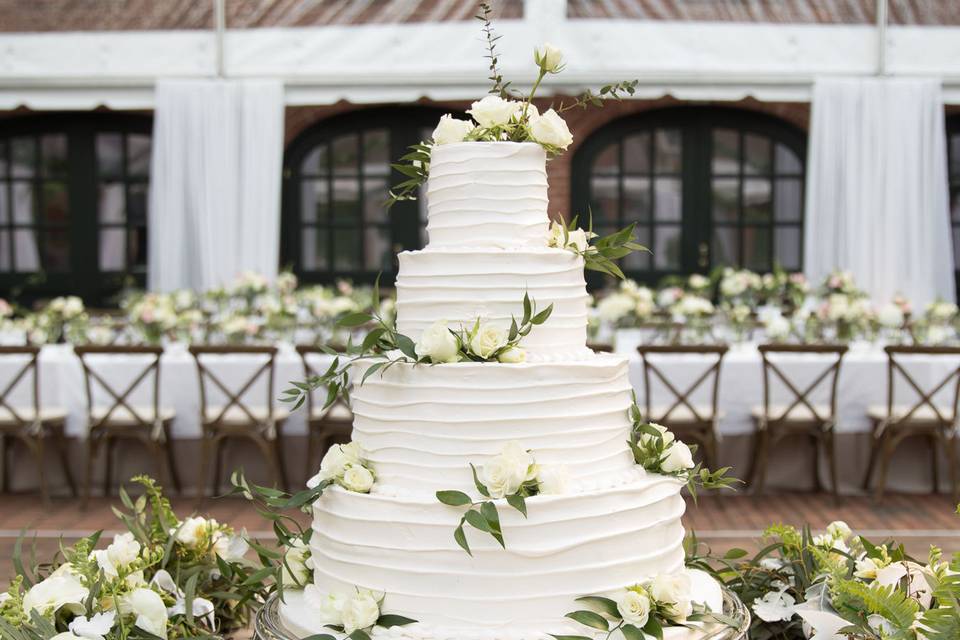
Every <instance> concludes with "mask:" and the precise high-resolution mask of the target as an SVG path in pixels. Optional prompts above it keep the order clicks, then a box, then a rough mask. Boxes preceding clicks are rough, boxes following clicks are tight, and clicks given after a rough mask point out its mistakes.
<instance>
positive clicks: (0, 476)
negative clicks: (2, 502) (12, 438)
mask: <svg viewBox="0 0 960 640" xmlns="http://www.w3.org/2000/svg"><path fill="white" fill-rule="evenodd" d="M8 444H9V442H8V439H7V436H6V434H4V435H0V465H2V467H0V493H6V492H7V489H8V488H9V483H8V481H9V473H8V469H9V465H8V464H7V462H8V457H7V446H8Z"/></svg>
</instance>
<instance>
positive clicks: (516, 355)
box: [497, 347, 527, 364]
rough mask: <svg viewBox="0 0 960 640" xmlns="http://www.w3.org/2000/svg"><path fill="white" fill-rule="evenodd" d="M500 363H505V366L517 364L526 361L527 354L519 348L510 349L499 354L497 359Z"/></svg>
mask: <svg viewBox="0 0 960 640" xmlns="http://www.w3.org/2000/svg"><path fill="white" fill-rule="evenodd" d="M497 359H498V360H499V361H500V362H505V363H507V364H519V363H521V362H524V361H526V359H527V352H526V351H524V350H523V349H521V348H520V347H510V348H509V349H507V350H506V351H504V352H503V353H501V354H500V356H499V357H498V358H497Z"/></svg>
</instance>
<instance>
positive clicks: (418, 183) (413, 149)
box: [386, 142, 430, 210]
mask: <svg viewBox="0 0 960 640" xmlns="http://www.w3.org/2000/svg"><path fill="white" fill-rule="evenodd" d="M408 149H409V152H408V153H407V154H406V155H403V156H401V157H400V160H399V161H398V162H394V163H391V164H390V166H391V167H392V168H393V170H394V171H398V172H400V173H402V174H403V175H404V177H405V178H406V179H405V180H403V181H402V182H399V183H397V184H395V185H394V186H393V188H392V189H390V195H389V197H388V198H387V202H386V207H387V209H388V210H389V209H390V208H391V207H392V206H393V205H395V204H396V203H398V202H400V201H402V200H416V199H417V192H418V191H419V190H420V187H422V186H423V185H424V184H426V182H427V177H428V176H429V175H430V145H428V144H426V143H424V142H418V143H417V144H413V145H410V146H409V147H408Z"/></svg>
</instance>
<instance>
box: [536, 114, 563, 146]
mask: <svg viewBox="0 0 960 640" xmlns="http://www.w3.org/2000/svg"><path fill="white" fill-rule="evenodd" d="M530 134H531V135H532V136H533V139H534V140H536V141H537V142H539V143H541V144H549V145H552V146H554V147H557V148H560V149H566V148H567V147H569V146H570V143H572V142H573V136H572V135H571V134H570V129H568V128H567V123H566V122H564V120H563V118H561V117H560V116H559V115H558V114H557V112H556V111H554V110H553V109H548V110H547V111H546V113H544V114H543V115H540V116H537V117H536V118H530Z"/></svg>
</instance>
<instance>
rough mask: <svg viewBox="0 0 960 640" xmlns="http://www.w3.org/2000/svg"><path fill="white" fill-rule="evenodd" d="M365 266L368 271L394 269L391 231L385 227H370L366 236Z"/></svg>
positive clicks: (364, 249)
mask: <svg viewBox="0 0 960 640" xmlns="http://www.w3.org/2000/svg"><path fill="white" fill-rule="evenodd" d="M363 251H364V254H365V255H364V267H366V269H367V270H368V271H393V247H392V246H391V245H390V231H389V229H385V228H383V227H379V226H378V227H368V228H367V229H366V231H365V238H364V245H363Z"/></svg>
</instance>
